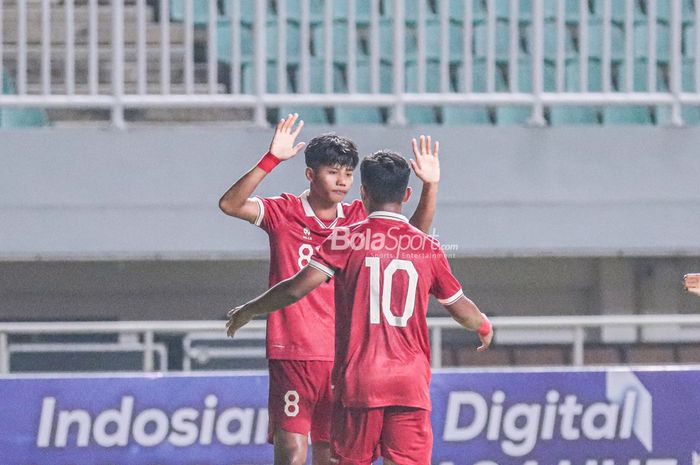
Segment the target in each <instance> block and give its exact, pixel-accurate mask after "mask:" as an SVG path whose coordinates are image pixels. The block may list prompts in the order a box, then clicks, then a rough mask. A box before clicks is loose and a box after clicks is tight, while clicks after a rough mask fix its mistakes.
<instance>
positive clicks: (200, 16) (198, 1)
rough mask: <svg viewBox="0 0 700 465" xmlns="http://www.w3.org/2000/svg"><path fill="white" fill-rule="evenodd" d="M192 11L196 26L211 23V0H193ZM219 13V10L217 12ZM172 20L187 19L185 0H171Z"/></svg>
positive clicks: (180, 20)
mask: <svg viewBox="0 0 700 465" xmlns="http://www.w3.org/2000/svg"><path fill="white" fill-rule="evenodd" d="M217 10H218V9H217ZM192 12H193V19H194V25H195V26H196V27H203V26H206V25H207V24H209V0H192ZM219 13H220V12H219V11H217V14H219ZM170 21H171V22H174V23H182V22H184V21H185V0H170Z"/></svg>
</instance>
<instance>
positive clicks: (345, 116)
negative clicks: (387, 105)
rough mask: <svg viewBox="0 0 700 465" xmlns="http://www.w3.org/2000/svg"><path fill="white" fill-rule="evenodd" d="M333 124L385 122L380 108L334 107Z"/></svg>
mask: <svg viewBox="0 0 700 465" xmlns="http://www.w3.org/2000/svg"><path fill="white" fill-rule="evenodd" d="M334 122H335V124H382V123H384V122H385V120H384V116H383V114H382V110H381V109H380V108H378V107H368V106H359V107H358V106H337V107H335V119H334Z"/></svg>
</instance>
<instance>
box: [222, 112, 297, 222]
mask: <svg viewBox="0 0 700 465" xmlns="http://www.w3.org/2000/svg"><path fill="white" fill-rule="evenodd" d="M298 117H299V115H298V114H297V113H294V114H293V115H288V116H287V117H286V118H284V119H282V120H280V122H279V123H277V127H276V128H275V134H274V136H272V142H271V143H270V149H269V150H268V154H266V155H265V156H264V157H263V159H262V160H260V162H259V163H258V164H257V165H255V166H254V167H253V168H251V169H250V170H249V171H248V172H247V173H246V174H244V175H243V176H242V177H241V178H240V179H239V180H238V181H236V183H235V184H234V185H233V186H231V188H230V189H229V190H227V191H226V193H225V194H224V195H223V196H222V197H221V199H220V200H219V208H220V209H221V211H223V212H224V213H226V214H227V215H229V216H235V217H236V218H240V219H242V220H246V221H248V222H251V223H252V222H254V221H255V219H256V218H257V217H258V213H259V208H260V207H259V205H258V203H257V202H256V201H254V200H253V199H251V198H250V197H251V196H252V195H253V192H255V190H256V189H257V188H258V186H259V185H260V183H261V182H262V180H263V179H265V176H267V174H268V173H269V172H270V170H271V169H272V167H274V165H276V164H277V163H279V162H280V161H284V160H288V159H290V158H292V157H293V156H294V155H296V154H297V153H299V151H300V150H301V149H302V148H303V147H304V142H300V143H298V144H296V145H294V141H295V140H296V138H297V136H298V135H299V132H300V131H301V128H302V127H303V126H304V121H303V120H301V121H299V124H298V125H297V126H296V128H295V127H294V123H295V122H296V120H297V118H298ZM269 157H272V158H269Z"/></svg>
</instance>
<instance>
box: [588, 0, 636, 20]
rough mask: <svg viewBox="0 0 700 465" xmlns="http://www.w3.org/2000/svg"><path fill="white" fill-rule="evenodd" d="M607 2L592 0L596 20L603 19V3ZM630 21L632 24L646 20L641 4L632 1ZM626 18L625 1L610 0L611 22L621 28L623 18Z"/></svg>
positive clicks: (634, 0)
mask: <svg viewBox="0 0 700 465" xmlns="http://www.w3.org/2000/svg"><path fill="white" fill-rule="evenodd" d="M605 1H608V0H594V1H593V15H594V16H596V17H598V18H603V8H604V2H605ZM630 3H631V5H632V20H633V22H638V21H644V20H645V19H646V16H645V13H644V11H643V10H642V8H641V4H640V2H639V1H638V0H632V1H631V2H630ZM626 16H627V0H611V1H610V17H611V19H612V21H613V22H615V23H616V24H618V25H620V26H622V25H623V24H624V23H625V18H626Z"/></svg>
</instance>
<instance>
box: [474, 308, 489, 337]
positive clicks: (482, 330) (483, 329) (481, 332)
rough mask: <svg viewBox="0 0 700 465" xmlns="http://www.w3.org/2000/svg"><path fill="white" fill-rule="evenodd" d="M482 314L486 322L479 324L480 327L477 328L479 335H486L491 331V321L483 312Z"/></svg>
mask: <svg viewBox="0 0 700 465" xmlns="http://www.w3.org/2000/svg"><path fill="white" fill-rule="evenodd" d="M481 316H482V317H483V318H484V322H483V323H481V326H479V329H477V330H476V333H477V334H478V335H479V336H482V337H486V336H488V335H489V333H490V332H491V322H490V321H489V319H488V318H487V317H486V315H484V314H483V313H482V314H481Z"/></svg>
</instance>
